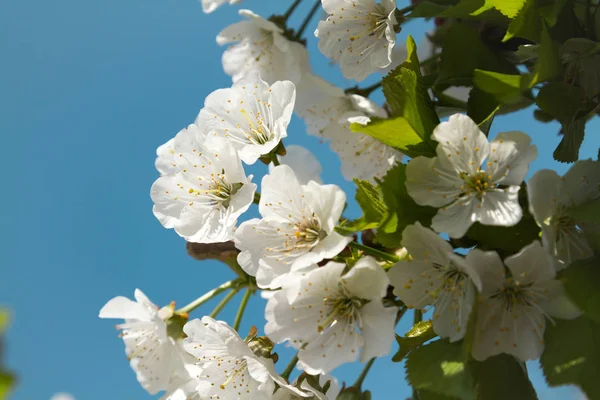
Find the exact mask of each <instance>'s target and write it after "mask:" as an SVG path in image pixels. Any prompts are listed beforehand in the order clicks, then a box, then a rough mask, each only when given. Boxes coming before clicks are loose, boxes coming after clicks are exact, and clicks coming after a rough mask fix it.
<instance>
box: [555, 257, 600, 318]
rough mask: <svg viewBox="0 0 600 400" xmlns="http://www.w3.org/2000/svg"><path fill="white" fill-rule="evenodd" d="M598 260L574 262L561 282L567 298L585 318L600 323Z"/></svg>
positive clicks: (563, 275) (599, 273)
mask: <svg viewBox="0 0 600 400" xmlns="http://www.w3.org/2000/svg"><path fill="white" fill-rule="evenodd" d="M598 261H599V260H598V259H595V258H593V259H589V260H581V261H575V262H574V263H572V264H571V265H570V266H569V267H568V268H567V269H566V270H565V271H564V272H563V273H562V277H561V280H562V282H563V285H564V288H565V292H566V293H567V295H568V296H569V298H570V299H571V300H572V301H573V302H574V303H575V304H576V305H577V307H579V308H580V309H581V310H582V311H583V312H584V313H585V315H586V316H587V317H589V318H590V319H592V320H594V321H596V322H597V323H600V268H598Z"/></svg>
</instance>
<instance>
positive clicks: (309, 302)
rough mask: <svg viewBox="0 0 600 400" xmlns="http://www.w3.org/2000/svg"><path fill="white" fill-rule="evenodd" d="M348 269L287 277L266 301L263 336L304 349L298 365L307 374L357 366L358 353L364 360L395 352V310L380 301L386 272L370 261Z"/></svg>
mask: <svg viewBox="0 0 600 400" xmlns="http://www.w3.org/2000/svg"><path fill="white" fill-rule="evenodd" d="M344 269H345V264H342V263H337V262H333V261H332V262H329V263H327V264H326V265H325V266H324V267H321V268H316V269H313V270H310V271H308V272H306V273H303V274H295V275H288V276H287V277H286V278H285V279H283V280H282V282H281V290H280V291H278V292H276V293H275V295H274V296H273V297H272V298H271V299H270V300H269V301H268V303H267V308H266V311H265V317H266V319H267V325H266V326H265V332H266V333H267V335H268V336H269V337H270V338H271V339H272V340H274V341H276V342H278V343H281V342H284V341H289V342H290V344H291V345H292V346H294V347H296V348H300V350H299V352H298V358H299V364H298V365H299V367H300V368H302V369H304V370H305V371H306V372H307V373H309V374H322V373H327V372H329V371H331V370H333V369H334V368H336V367H338V366H339V365H341V364H344V363H347V362H353V361H355V360H356V359H357V357H358V354H359V351H360V361H361V362H365V361H367V360H369V359H371V358H373V357H379V356H383V355H386V354H388V353H389V352H390V350H391V345H392V342H393V340H394V316H395V315H396V311H397V309H396V308H395V307H384V306H383V303H382V300H381V299H382V298H383V297H384V296H385V294H386V291H387V287H388V284H389V280H388V277H387V275H386V273H385V271H384V270H383V269H382V268H381V266H380V265H378V264H377V262H376V261H375V260H374V259H373V258H371V257H365V258H362V259H361V260H359V261H358V262H357V263H356V264H355V265H354V267H353V268H352V269H351V270H350V271H349V272H347V273H345V274H344ZM361 349H362V350H361Z"/></svg>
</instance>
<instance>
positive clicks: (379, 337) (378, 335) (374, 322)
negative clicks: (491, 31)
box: [360, 300, 398, 362]
mask: <svg viewBox="0 0 600 400" xmlns="http://www.w3.org/2000/svg"><path fill="white" fill-rule="evenodd" d="M397 311H398V309H397V308H396V307H384V306H383V304H381V300H373V301H371V302H370V303H368V304H366V305H365V306H363V308H361V310H360V317H361V322H362V325H361V327H360V333H361V335H362V336H363V337H364V339H365V341H364V346H363V348H362V350H361V352H360V361H361V362H366V361H368V360H370V359H371V358H373V357H382V356H385V355H387V354H389V352H390V351H391V350H392V343H393V342H394V335H395V332H394V331H395V316H396V312H397Z"/></svg>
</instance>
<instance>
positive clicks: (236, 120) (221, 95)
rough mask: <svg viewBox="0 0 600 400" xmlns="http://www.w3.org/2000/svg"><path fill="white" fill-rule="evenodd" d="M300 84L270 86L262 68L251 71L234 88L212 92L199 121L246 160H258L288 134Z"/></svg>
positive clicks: (252, 161)
mask: <svg viewBox="0 0 600 400" xmlns="http://www.w3.org/2000/svg"><path fill="white" fill-rule="evenodd" d="M295 99H296V88H295V86H294V84H293V83H292V82H290V81H277V82H275V83H274V84H273V85H271V86H269V84H268V83H266V82H265V81H263V80H262V79H261V78H260V75H259V73H258V72H256V71H253V72H250V73H249V74H248V75H247V76H245V77H244V78H241V79H240V80H238V81H237V82H235V83H234V84H233V87H232V88H230V89H219V90H216V91H214V92H212V93H211V94H210V95H208V97H207V98H206V100H205V102H204V108H203V109H202V110H200V113H199V114H198V118H197V119H196V124H197V125H198V126H200V127H202V129H203V130H204V131H206V132H207V134H208V135H209V136H211V135H212V136H214V137H220V138H224V139H226V140H227V141H229V142H230V143H231V145H232V146H233V147H234V148H235V149H236V150H237V151H238V154H239V155H240V158H241V159H242V161H244V162H245V163H246V164H254V162H256V160H257V159H258V158H260V156H261V155H265V154H268V153H269V152H270V151H271V150H273V149H274V148H275V147H276V146H277V145H278V144H279V142H280V140H281V139H283V138H285V137H287V127H288V125H289V123H290V120H291V118H292V113H293V111H294V103H295Z"/></svg>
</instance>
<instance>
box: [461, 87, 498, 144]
mask: <svg viewBox="0 0 600 400" xmlns="http://www.w3.org/2000/svg"><path fill="white" fill-rule="evenodd" d="M499 109H500V104H499V103H498V101H497V100H496V99H495V98H494V96H493V95H491V94H489V93H486V92H484V91H483V90H481V89H479V88H477V87H474V88H473V89H471V92H470V93H469V101H468V102H467V114H468V115H469V117H471V119H472V120H473V121H475V123H477V125H479V129H481V131H482V132H483V133H485V134H486V135H487V134H488V132H489V130H490V126H491V124H492V122H493V120H494V116H495V115H496V113H497V112H498V110H499Z"/></svg>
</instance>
